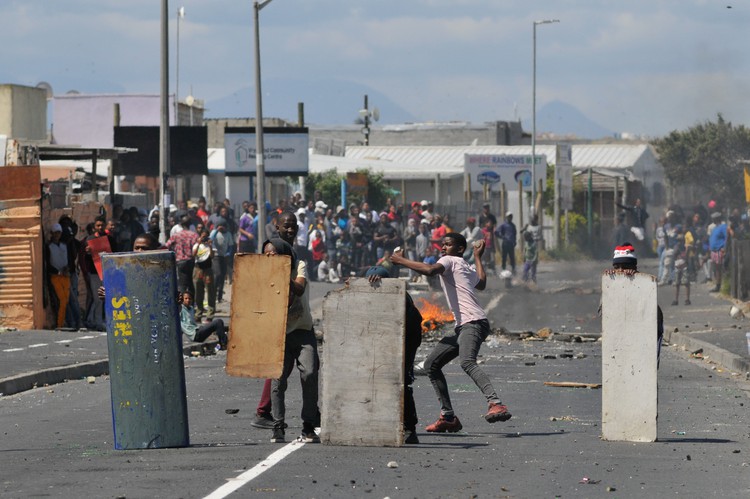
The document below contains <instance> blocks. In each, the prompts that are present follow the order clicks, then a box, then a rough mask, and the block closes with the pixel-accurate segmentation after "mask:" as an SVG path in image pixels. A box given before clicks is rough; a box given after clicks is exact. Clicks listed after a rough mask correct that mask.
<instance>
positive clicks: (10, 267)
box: [0, 241, 34, 308]
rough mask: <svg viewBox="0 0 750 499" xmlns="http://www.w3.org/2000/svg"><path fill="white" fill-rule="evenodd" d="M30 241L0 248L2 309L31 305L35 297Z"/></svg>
mask: <svg viewBox="0 0 750 499" xmlns="http://www.w3.org/2000/svg"><path fill="white" fill-rule="evenodd" d="M31 254H32V246H31V242H30V241H22V242H18V243H16V244H6V245H2V246H0V308H1V307H2V306H3V305H31V304H32V301H33V295H34V287H33V279H32V275H33V274H32V271H31V266H32V256H31Z"/></svg>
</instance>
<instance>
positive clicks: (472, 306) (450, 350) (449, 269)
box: [391, 232, 511, 433]
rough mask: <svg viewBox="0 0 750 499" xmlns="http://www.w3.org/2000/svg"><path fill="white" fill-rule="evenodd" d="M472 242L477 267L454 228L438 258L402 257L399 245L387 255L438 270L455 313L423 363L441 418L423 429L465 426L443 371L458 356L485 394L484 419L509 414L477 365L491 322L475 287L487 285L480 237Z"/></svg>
mask: <svg viewBox="0 0 750 499" xmlns="http://www.w3.org/2000/svg"><path fill="white" fill-rule="evenodd" d="M473 247H474V261H475V265H476V270H475V269H474V268H473V267H472V266H470V265H469V264H468V263H467V262H466V261H465V260H464V259H463V257H462V255H463V253H464V250H465V249H466V239H465V238H464V236H462V235H461V234H458V233H455V232H449V233H448V234H446V235H445V237H444V238H443V243H442V247H441V251H442V257H441V258H440V259H439V260H438V261H437V263H434V264H426V263H421V262H414V261H411V260H408V259H406V258H404V256H403V251H402V250H400V251H397V252H395V253H394V254H393V256H392V257H391V261H392V262H393V263H394V264H396V265H403V266H404V267H406V268H409V269H412V270H414V271H416V272H419V273H420V274H423V275H426V276H434V275H439V276H440V284H441V285H442V287H443V292H444V293H445V298H446V300H447V301H448V306H449V307H450V309H451V312H453V316H454V317H455V318H456V329H455V331H454V332H453V334H451V335H449V336H445V337H444V338H443V339H441V340H440V342H439V343H438V344H437V346H435V348H434V349H433V350H432V352H431V353H430V354H429V355H428V356H427V359H426V360H425V363H424V369H425V371H427V375H428V376H429V378H430V382H431V383H432V386H433V387H434V388H435V393H436V394H437V396H438V400H440V405H441V408H440V418H439V419H438V420H437V421H436V422H435V423H433V424H431V425H429V426H427V427H426V428H425V430H427V431H428V432H433V433H445V432H448V433H455V432H457V431H460V430H461V428H463V425H462V424H461V422H460V421H459V420H458V417H456V415H455V414H454V412H453V406H452V405H451V399H450V394H449V392H448V383H447V382H446V380H445V376H444V375H443V371H442V368H443V366H444V365H446V364H448V362H450V361H451V360H453V359H455V358H456V357H458V358H459V359H460V361H461V368H462V369H463V370H464V372H465V373H466V374H468V375H469V377H471V379H472V380H473V381H474V383H475V384H476V385H477V387H479V389H480V390H481V391H482V393H483V394H484V396H485V398H486V399H487V402H488V404H489V410H488V411H487V414H485V416H484V419H486V420H487V422H489V423H494V422H496V421H507V420H509V419H510V418H511V414H510V412H508V408H507V407H506V406H504V405H502V403H501V402H500V399H499V397H498V396H497V392H496V391H495V388H494V387H493V386H492V382H491V381H490V378H489V377H488V376H487V374H486V373H485V372H484V371H483V370H482V369H481V368H480V367H479V366H478V365H477V354H478V353H479V348H480V347H481V346H482V343H483V342H484V340H485V339H486V338H487V336H488V335H489V334H490V323H489V321H488V320H487V315H486V314H485V313H484V310H483V309H482V307H481V306H480V305H479V301H478V300H477V297H476V292H475V291H474V290H475V289H477V290H480V291H481V290H483V289H484V288H485V286H486V285H487V276H486V274H485V272H484V267H483V266H482V253H484V241H477V242H475V243H474V244H473Z"/></svg>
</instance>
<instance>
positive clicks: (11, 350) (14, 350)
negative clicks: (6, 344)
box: [3, 348, 23, 352]
mask: <svg viewBox="0 0 750 499" xmlns="http://www.w3.org/2000/svg"><path fill="white" fill-rule="evenodd" d="M21 350H23V348H8V349H5V350H3V352H20V351H21Z"/></svg>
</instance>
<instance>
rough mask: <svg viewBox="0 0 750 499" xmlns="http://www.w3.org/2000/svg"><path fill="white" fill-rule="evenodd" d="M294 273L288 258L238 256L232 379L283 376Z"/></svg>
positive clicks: (230, 361)
mask: <svg viewBox="0 0 750 499" xmlns="http://www.w3.org/2000/svg"><path fill="white" fill-rule="evenodd" d="M291 270H292V260H291V258H290V257H288V256H282V255H274V256H269V255H256V254H251V253H247V254H238V255H236V256H235V258H234V274H233V277H232V310H231V316H230V317H231V320H230V326H229V327H230V335H229V348H228V350H227V374H229V375H230V376H242V377H247V378H278V377H280V376H281V371H282V369H283V367H284V344H285V341H286V316H287V309H288V305H289V278H290V276H291Z"/></svg>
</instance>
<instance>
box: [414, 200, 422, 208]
mask: <svg viewBox="0 0 750 499" xmlns="http://www.w3.org/2000/svg"><path fill="white" fill-rule="evenodd" d="M417 206H422V205H421V204H419V201H414V202H413V203H412V204H411V207H412V208H416V207H417Z"/></svg>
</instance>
